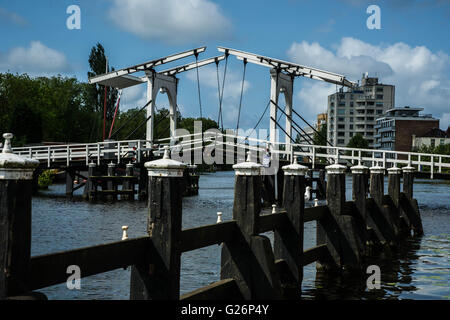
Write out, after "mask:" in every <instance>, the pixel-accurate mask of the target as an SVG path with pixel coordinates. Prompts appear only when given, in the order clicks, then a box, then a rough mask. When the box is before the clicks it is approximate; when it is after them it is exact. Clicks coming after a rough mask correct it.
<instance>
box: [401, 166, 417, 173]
mask: <svg viewBox="0 0 450 320" xmlns="http://www.w3.org/2000/svg"><path fill="white" fill-rule="evenodd" d="M402 170H403V172H404V173H413V172H416V168H414V167H413V166H412V165H408V166H407V167H403V168H402Z"/></svg>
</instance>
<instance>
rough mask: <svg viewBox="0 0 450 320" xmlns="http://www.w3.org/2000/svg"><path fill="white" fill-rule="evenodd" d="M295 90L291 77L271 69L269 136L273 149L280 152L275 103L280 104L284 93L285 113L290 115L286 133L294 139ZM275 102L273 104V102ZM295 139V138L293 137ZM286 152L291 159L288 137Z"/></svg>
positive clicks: (287, 120)
mask: <svg viewBox="0 0 450 320" xmlns="http://www.w3.org/2000/svg"><path fill="white" fill-rule="evenodd" d="M293 90H294V78H293V77H292V76H290V75H287V74H284V73H282V72H281V71H279V70H276V69H271V70H270V100H271V102H270V117H271V119H270V125H269V135H270V143H271V146H272V149H275V150H278V148H279V147H278V144H277V142H278V136H277V134H276V132H277V124H276V122H275V120H277V119H278V117H277V113H278V112H277V111H278V110H277V106H276V105H275V104H274V103H273V102H275V103H276V104H277V105H279V104H278V98H279V96H280V92H283V93H284V99H285V102H286V108H285V111H284V112H285V113H286V114H287V115H288V117H286V126H285V131H286V133H287V134H288V135H289V136H290V137H292V96H293ZM272 101H273V102H272ZM292 138H293V137H292ZM285 139H286V140H285V141H286V152H287V154H288V155H289V156H288V157H290V155H291V151H292V147H291V140H290V138H289V137H288V136H287V135H286V138H285Z"/></svg>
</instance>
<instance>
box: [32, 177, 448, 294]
mask: <svg viewBox="0 0 450 320" xmlns="http://www.w3.org/2000/svg"><path fill="white" fill-rule="evenodd" d="M233 187H234V174H233V172H218V173H214V174H206V175H202V176H201V178H200V192H199V195H198V196H196V197H189V198H184V199H183V228H189V227H194V226H200V225H205V224H212V223H215V222H216V219H217V215H216V213H217V211H222V212H223V219H224V220H228V219H231V215H232V206H233ZM385 190H387V187H386V189H385ZM64 191H65V186H63V185H53V186H51V187H50V189H49V190H48V191H45V192H43V193H42V194H41V195H40V196H37V197H34V198H33V238H32V241H33V242H32V255H40V254H46V253H52V252H57V251H62V250H69V249H75V248H79V247H84V246H91V245H95V244H102V243H107V242H112V241H118V240H120V239H121V237H122V230H121V227H122V226H123V225H128V226H129V236H130V238H133V237H140V236H144V235H145V226H146V222H147V208H146V204H145V202H138V201H136V202H134V203H129V202H125V201H124V202H117V203H95V204H91V203H88V202H84V201H82V200H81V199H80V197H75V199H74V200H73V201H71V200H67V199H66V198H65V197H64V196H63V194H64ZM80 194H81V190H78V192H77V193H76V195H80ZM414 194H415V198H416V199H417V200H418V202H419V206H420V210H421V216H422V222H423V227H424V232H425V235H424V236H423V237H422V238H420V239H411V240H409V241H408V242H407V243H406V244H405V245H404V246H402V248H401V250H400V252H398V253H397V259H392V262H390V263H389V264H387V263H386V262H384V261H374V263H375V264H378V265H379V266H380V268H381V274H382V275H381V278H382V279H381V280H382V288H381V289H380V290H371V291H368V290H367V289H366V288H365V282H366V281H365V279H359V278H355V277H351V278H342V279H338V278H331V279H327V278H326V277H324V276H322V275H319V274H318V275H316V272H315V265H314V264H311V265H309V266H307V267H305V269H304V280H303V284H302V287H303V293H302V297H303V298H304V299H318V298H320V299H361V298H363V299H450V286H449V283H450V183H449V182H445V181H432V182H428V181H424V180H417V181H416V184H415V189H414ZM350 197H351V179H350V177H348V179H347V198H350ZM270 236H271V234H269V237H270ZM304 242H305V244H304V247H305V249H306V248H309V247H312V246H314V245H315V223H313V222H309V223H306V224H305V241H304ZM219 272H220V247H219V246H218V245H214V246H210V247H207V248H203V249H199V250H195V251H192V252H187V253H183V255H182V270H181V293H186V292H189V291H192V290H194V289H197V288H200V287H202V286H205V285H207V284H209V283H211V282H214V281H217V280H219V277H220V276H219ZM129 283H130V270H129V269H127V270H123V269H120V270H114V271H111V272H107V273H104V274H99V275H95V276H90V277H86V278H83V279H82V282H81V287H82V288H81V290H68V289H67V287H66V285H65V284H61V285H56V286H52V287H48V288H45V289H42V290H40V291H42V292H44V293H45V294H47V296H48V297H49V299H128V298H129Z"/></svg>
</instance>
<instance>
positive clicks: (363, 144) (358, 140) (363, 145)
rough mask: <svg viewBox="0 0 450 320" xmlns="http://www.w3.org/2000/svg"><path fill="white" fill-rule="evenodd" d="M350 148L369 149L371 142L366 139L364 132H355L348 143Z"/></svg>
mask: <svg viewBox="0 0 450 320" xmlns="http://www.w3.org/2000/svg"><path fill="white" fill-rule="evenodd" d="M347 147H348V148H358V149H369V142H368V141H367V140H366V139H364V137H363V136H362V134H360V133H357V134H355V135H354V136H353V137H352V138H351V139H350V141H349V142H348V144H347Z"/></svg>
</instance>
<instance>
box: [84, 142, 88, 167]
mask: <svg viewBox="0 0 450 320" xmlns="http://www.w3.org/2000/svg"><path fill="white" fill-rule="evenodd" d="M85 152H86V165H89V145H88V144H87V145H86V149H85Z"/></svg>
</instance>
